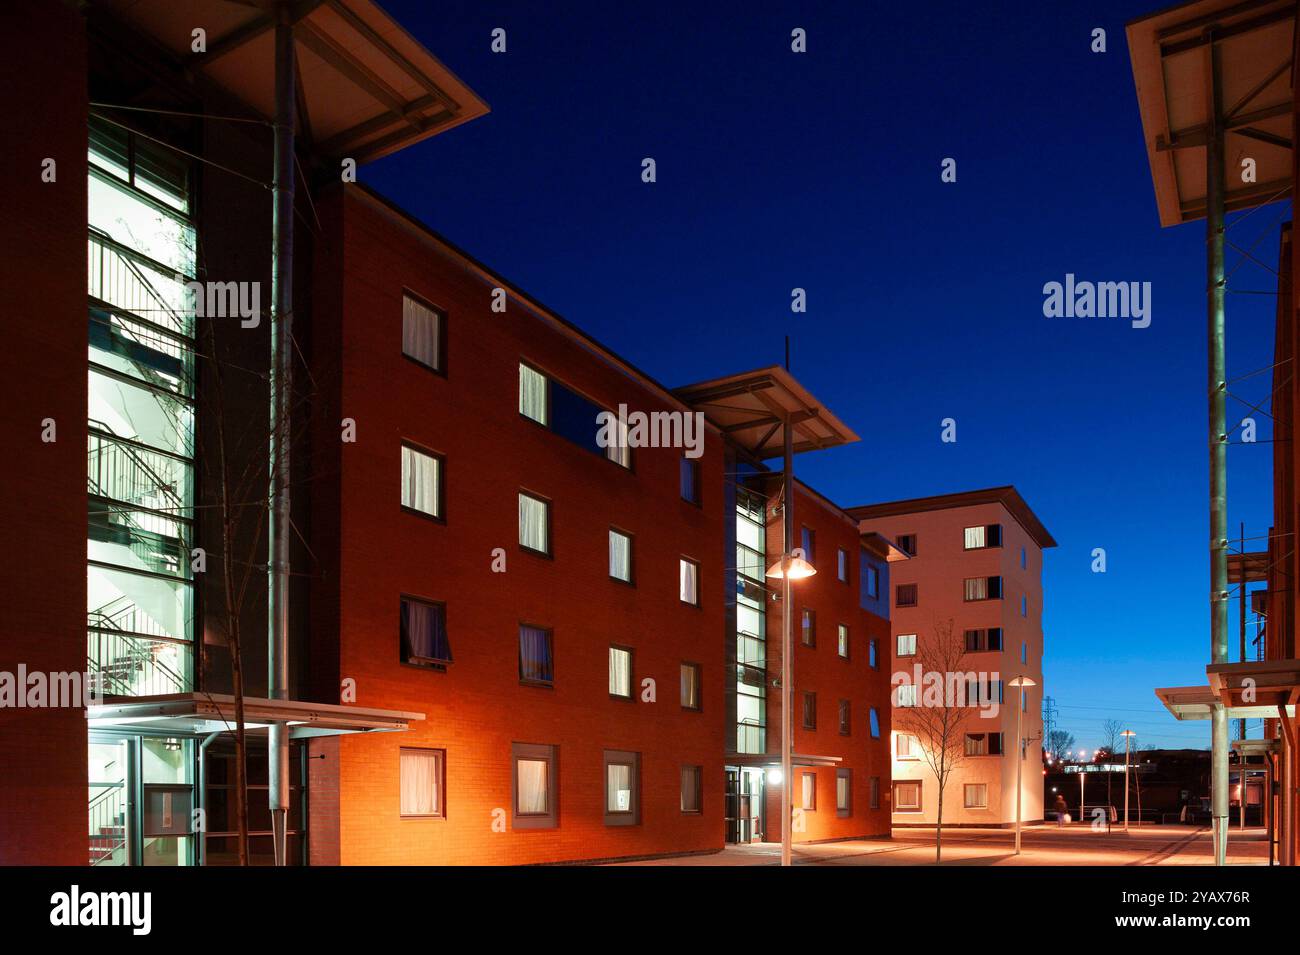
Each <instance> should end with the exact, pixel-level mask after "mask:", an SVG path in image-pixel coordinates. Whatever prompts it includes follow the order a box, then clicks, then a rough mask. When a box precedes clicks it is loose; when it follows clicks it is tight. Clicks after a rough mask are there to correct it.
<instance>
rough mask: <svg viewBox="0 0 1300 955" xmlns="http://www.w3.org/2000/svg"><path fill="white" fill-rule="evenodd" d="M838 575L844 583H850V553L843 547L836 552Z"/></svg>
mask: <svg viewBox="0 0 1300 955" xmlns="http://www.w3.org/2000/svg"><path fill="white" fill-rule="evenodd" d="M836 566H837V574H838V576H839V579H840V581H841V582H842V583H846V584H847V583H848V582H849V552H848V551H846V550H845V549H844V548H843V547H840V548H838V549H837V550H836Z"/></svg>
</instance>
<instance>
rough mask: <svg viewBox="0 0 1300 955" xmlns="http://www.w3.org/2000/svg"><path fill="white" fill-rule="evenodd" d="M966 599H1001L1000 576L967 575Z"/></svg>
mask: <svg viewBox="0 0 1300 955" xmlns="http://www.w3.org/2000/svg"><path fill="white" fill-rule="evenodd" d="M965 587H966V600H967V601H971V600H1001V599H1002V578H1001V577H967V578H966V581H965Z"/></svg>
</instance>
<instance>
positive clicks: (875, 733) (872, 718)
mask: <svg viewBox="0 0 1300 955" xmlns="http://www.w3.org/2000/svg"><path fill="white" fill-rule="evenodd" d="M913 689H915V687H913ZM868 716H869V720H868V722H869V723H870V725H871V738H872V739H880V714H879V713H877V712H876V708H875V707H874V706H873V707H872V708H871V712H870V714H868Z"/></svg>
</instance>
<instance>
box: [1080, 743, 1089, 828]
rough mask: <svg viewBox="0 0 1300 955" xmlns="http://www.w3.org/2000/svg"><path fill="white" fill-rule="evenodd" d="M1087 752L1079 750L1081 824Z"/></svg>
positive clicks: (1081, 820)
mask: <svg viewBox="0 0 1300 955" xmlns="http://www.w3.org/2000/svg"><path fill="white" fill-rule="evenodd" d="M1087 765H1088V751H1087V750H1086V749H1081V750H1079V821H1080V822H1083V806H1084V802H1083V781H1084V779H1085V778H1086V776H1087V768H1086V767H1087Z"/></svg>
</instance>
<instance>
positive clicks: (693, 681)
mask: <svg viewBox="0 0 1300 955" xmlns="http://www.w3.org/2000/svg"><path fill="white" fill-rule="evenodd" d="M681 682H682V686H681V694H682V709H684V710H698V709H699V708H700V665H699V664H698V663H683V664H682V676H681Z"/></svg>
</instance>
